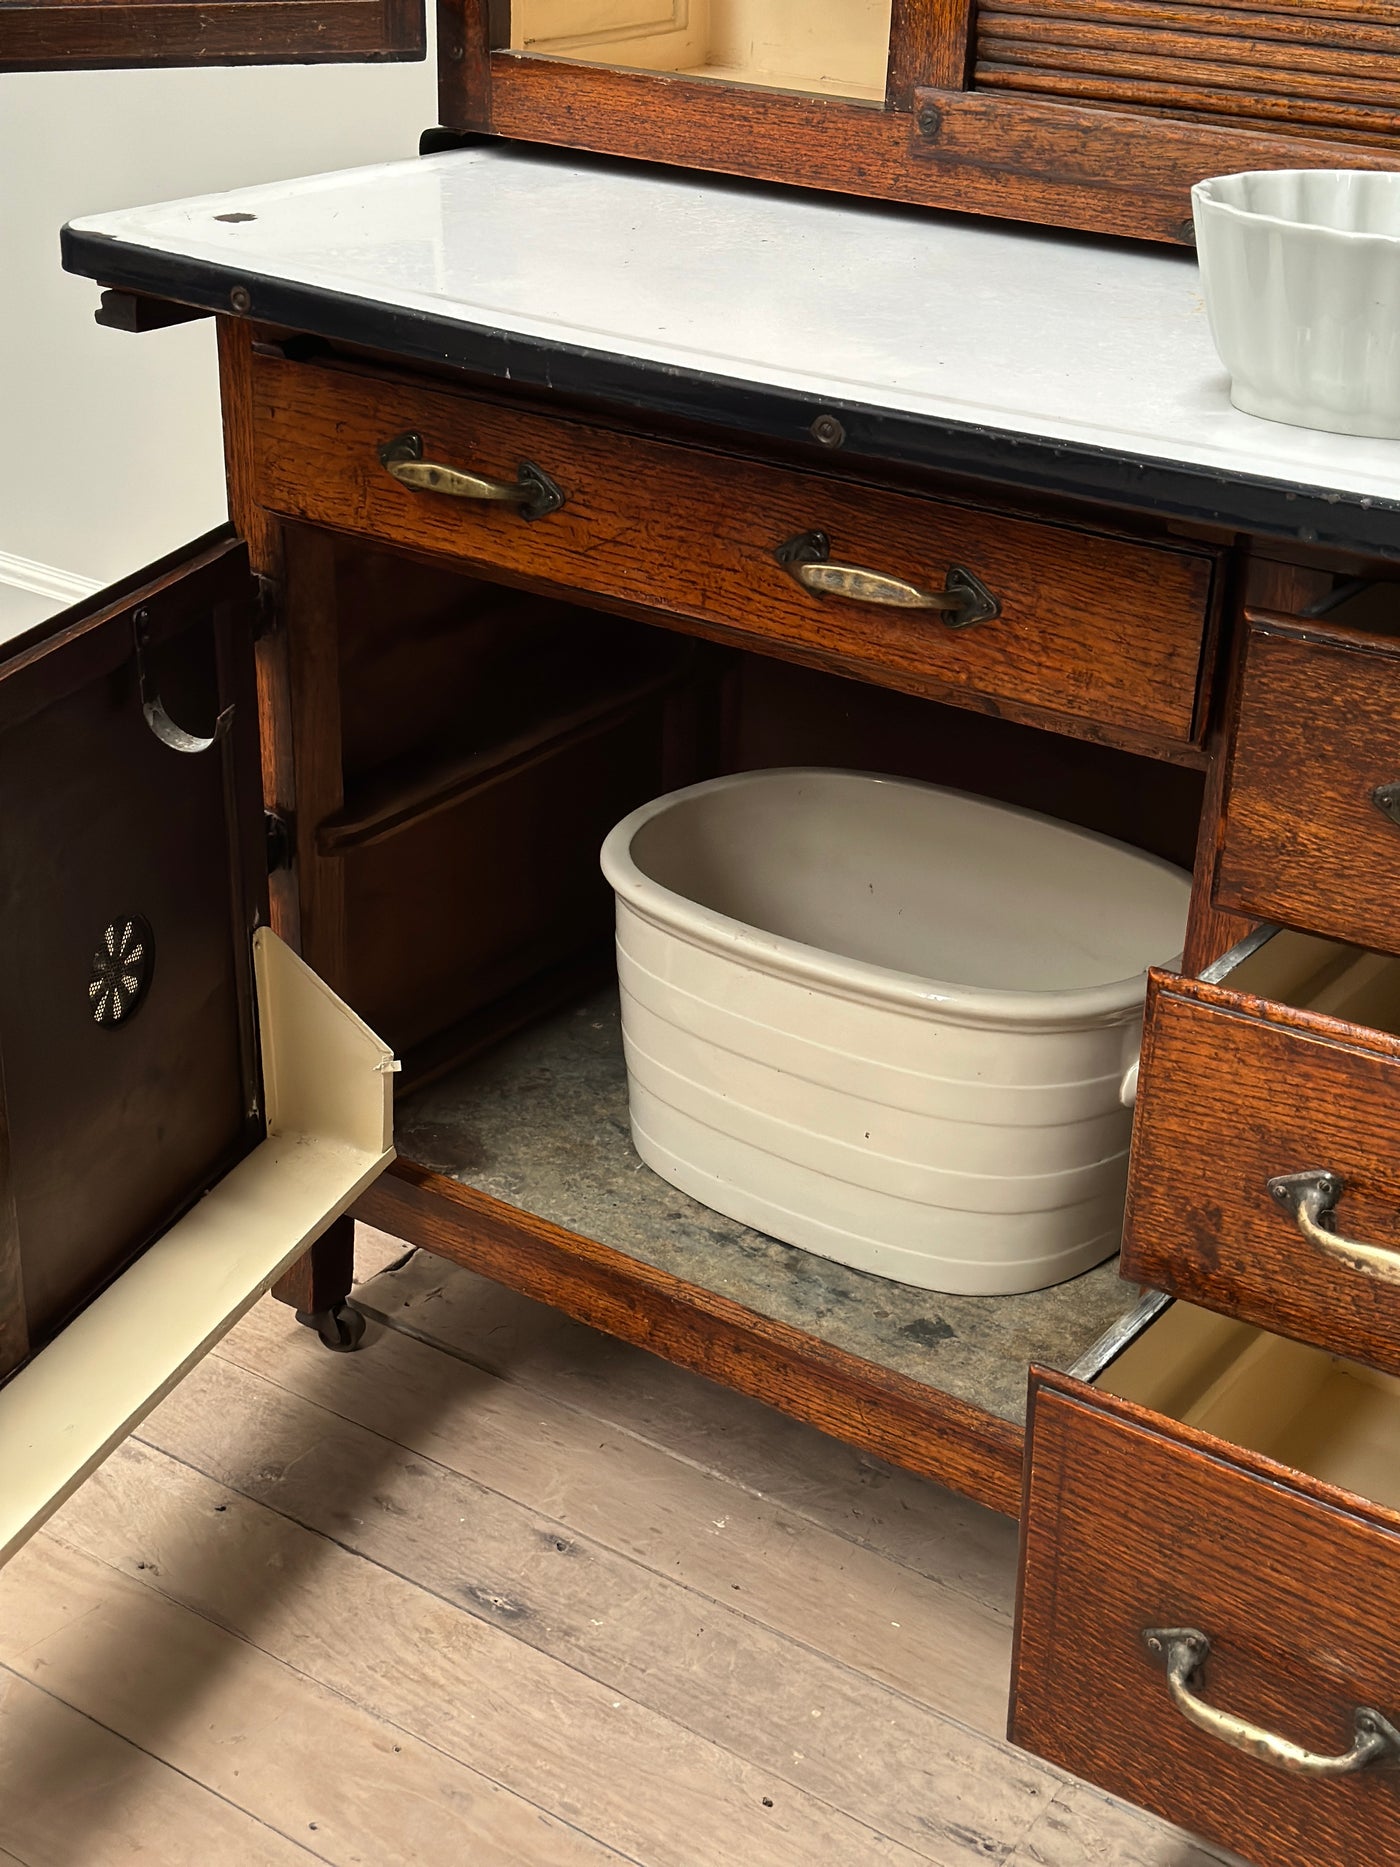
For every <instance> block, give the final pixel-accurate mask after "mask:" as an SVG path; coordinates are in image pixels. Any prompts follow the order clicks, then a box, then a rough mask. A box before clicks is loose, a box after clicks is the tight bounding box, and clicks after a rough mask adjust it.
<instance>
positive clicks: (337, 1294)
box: [272, 1217, 365, 1353]
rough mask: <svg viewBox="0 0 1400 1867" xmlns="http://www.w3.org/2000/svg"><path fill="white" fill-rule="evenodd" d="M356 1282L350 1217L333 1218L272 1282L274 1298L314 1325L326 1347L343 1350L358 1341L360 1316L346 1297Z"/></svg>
mask: <svg viewBox="0 0 1400 1867" xmlns="http://www.w3.org/2000/svg"><path fill="white" fill-rule="evenodd" d="M354 1282H355V1221H354V1220H353V1219H351V1218H348V1217H347V1218H343V1219H337V1220H336V1222H335V1224H334V1225H333V1226H332V1227H331V1228H330V1230H329V1231H328V1232H326V1233H325V1234H324V1235H323V1236H322V1237H321V1238H318V1239H317V1241H316V1243H315V1244H314V1245H313V1246H312V1247H311V1249H310V1250H309V1251H308V1252H306V1253H305V1255H304V1256H302V1257H300V1258H298V1259H297V1261H296V1263H295V1264H294V1265H293V1266H292V1267H291V1269H290V1270H289V1271H287V1272H285V1273H284V1275H283V1276H281V1277H279V1278H278V1280H277V1282H276V1283H275V1284H274V1285H273V1286H272V1294H273V1296H275V1297H276V1298H277V1300H278V1302H279V1303H288V1304H290V1305H291V1307H292V1308H293V1309H294V1310H295V1311H296V1316H297V1321H298V1322H299V1323H303V1324H304V1325H305V1326H306V1327H307V1328H308V1329H314V1330H315V1331H316V1333H317V1335H319V1336H320V1338H321V1340H322V1341H323V1342H324V1343H325V1345H326V1347H327V1348H332V1349H337V1350H339V1351H340V1352H342V1353H345V1352H347V1351H349V1350H350V1349H355V1348H358V1347H359V1346H360V1341H361V1338H362V1337H363V1335H364V1332H365V1319H364V1317H363V1316H362V1315H361V1314H360V1312H359V1311H358V1310H357V1309H353V1308H352V1307H351V1305H350V1304H349V1303H347V1302H346V1300H345V1299H346V1298H347V1297H348V1296H349V1294H350V1290H351V1287H352V1286H353V1284H354Z"/></svg>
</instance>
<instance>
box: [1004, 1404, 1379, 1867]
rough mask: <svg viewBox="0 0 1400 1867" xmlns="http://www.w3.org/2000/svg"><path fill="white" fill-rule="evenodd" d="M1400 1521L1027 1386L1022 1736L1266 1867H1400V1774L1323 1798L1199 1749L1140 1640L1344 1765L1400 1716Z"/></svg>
mask: <svg viewBox="0 0 1400 1867" xmlns="http://www.w3.org/2000/svg"><path fill="white" fill-rule="evenodd" d="M1397 1614H1400V1517H1396V1516H1394V1515H1393V1514H1391V1513H1390V1512H1388V1511H1383V1510H1381V1509H1379V1508H1378V1507H1376V1506H1372V1505H1368V1504H1366V1503H1364V1502H1363V1501H1362V1500H1360V1499H1354V1498H1351V1497H1349V1496H1348V1495H1347V1494H1345V1493H1342V1492H1338V1491H1335V1490H1333V1489H1331V1488H1330V1487H1328V1486H1326V1485H1322V1484H1319V1483H1317V1482H1316V1481H1314V1480H1311V1479H1307V1478H1302V1477H1299V1476H1297V1475H1296V1474H1293V1473H1290V1472H1285V1471H1284V1470H1283V1469H1282V1468H1280V1467H1279V1466H1276V1465H1272V1464H1271V1463H1270V1462H1269V1461H1268V1460H1265V1459H1261V1458H1258V1457H1257V1456H1256V1455H1253V1454H1251V1453H1246V1452H1241V1451H1239V1450H1237V1449H1236V1448H1234V1447H1232V1446H1228V1445H1224V1444H1221V1443H1220V1442H1219V1441H1217V1440H1214V1439H1211V1438H1209V1437H1207V1436H1206V1435H1204V1434H1201V1433H1197V1432H1193V1431H1192V1430H1190V1429H1189V1428H1186V1427H1179V1426H1176V1425H1174V1424H1172V1423H1170V1422H1168V1421H1166V1420H1163V1419H1162V1418H1161V1417H1160V1416H1158V1415H1156V1414H1153V1413H1151V1412H1149V1411H1147V1410H1145V1409H1142V1408H1138V1407H1134V1406H1131V1405H1129V1404H1128V1403H1125V1402H1121V1401H1113V1400H1109V1399H1108V1398H1107V1397H1104V1396H1098V1395H1094V1394H1093V1393H1092V1392H1091V1391H1090V1390H1088V1389H1085V1388H1083V1387H1081V1386H1079V1384H1077V1383H1075V1382H1071V1381H1069V1380H1067V1379H1065V1378H1064V1377H1058V1376H1050V1375H1045V1374H1040V1373H1037V1374H1036V1375H1035V1376H1034V1377H1033V1380H1032V1418H1031V1425H1030V1434H1029V1445H1028V1453H1027V1460H1026V1504H1025V1522H1024V1532H1023V1542H1022V1574H1021V1589H1020V1603H1019V1613H1018V1617H1017V1646H1016V1655H1015V1659H1014V1662H1013V1669H1012V1715H1011V1736H1012V1739H1013V1741H1014V1742H1016V1743H1018V1744H1021V1745H1023V1746H1024V1747H1025V1748H1026V1749H1028V1750H1032V1751H1034V1752H1035V1753H1036V1754H1037V1755H1039V1756H1042V1757H1046V1758H1048V1759H1049V1760H1050V1761H1052V1762H1054V1763H1057V1764H1060V1765H1062V1766H1063V1767H1064V1768H1066V1769H1069V1770H1071V1771H1073V1772H1074V1773H1075V1774H1076V1775H1078V1776H1083V1777H1086V1778H1087V1779H1088V1780H1089V1781H1091V1782H1094V1783H1097V1784H1099V1785H1100V1787H1102V1788H1105V1789H1108V1790H1110V1791H1112V1792H1113V1793H1114V1794H1115V1795H1120V1796H1125V1797H1127V1798H1129V1799H1130V1800H1131V1801H1134V1802H1137V1803H1140V1804H1141V1805H1142V1806H1143V1807H1144V1808H1147V1809H1151V1810H1153V1811H1155V1813H1157V1814H1158V1815H1161V1816H1164V1817H1165V1818H1166V1819H1167V1820H1169V1821H1173V1822H1176V1823H1179V1824H1181V1825H1182V1826H1184V1827H1186V1828H1189V1829H1192V1830H1193V1831H1194V1832H1196V1833H1198V1834H1200V1835H1202V1836H1204V1837H1206V1838H1207V1839H1208V1840H1211V1841H1215V1842H1217V1843H1219V1844H1221V1845H1222V1846H1224V1847H1227V1848H1230V1849H1231V1850H1233V1851H1234V1852H1236V1853H1240V1854H1243V1855H1244V1856H1245V1858H1246V1859H1249V1860H1254V1861H1260V1862H1268V1863H1269V1867H1323V1863H1327V1864H1328V1867H1332V1864H1333V1863H1336V1864H1337V1867H1340V1863H1342V1862H1349V1861H1355V1862H1358V1863H1360V1862H1362V1861H1364V1862H1366V1863H1367V1864H1368V1867H1395V1863H1396V1862H1400V1798H1397V1796H1396V1793H1395V1777H1394V1770H1393V1767H1381V1768H1372V1769H1368V1770H1364V1771H1362V1772H1360V1773H1359V1774H1357V1775H1355V1776H1349V1777H1343V1778H1337V1779H1334V1780H1331V1781H1315V1780H1309V1779H1306V1778H1303V1777H1298V1776H1290V1775H1286V1774H1284V1773H1283V1772H1282V1771H1280V1770H1278V1769H1275V1768H1271V1767H1270V1766H1269V1765H1267V1764H1266V1763H1264V1762H1262V1761H1256V1760H1254V1759H1252V1758H1249V1757H1246V1756H1245V1755H1243V1754H1242V1753H1240V1752H1239V1751H1235V1750H1232V1749H1230V1748H1228V1747H1227V1746H1226V1745H1224V1744H1222V1743H1221V1742H1219V1741H1218V1740H1215V1739H1212V1738H1211V1737H1209V1736H1207V1735H1206V1734H1205V1733H1203V1732H1201V1731H1198V1730H1197V1729H1195V1728H1194V1727H1193V1726H1192V1725H1190V1724H1188V1723H1187V1722H1186V1720H1185V1719H1184V1718H1183V1717H1182V1716H1181V1715H1180V1713H1179V1712H1177V1710H1176V1709H1175V1707H1174V1706H1173V1705H1172V1702H1171V1700H1170V1698H1169V1697H1168V1693H1167V1686H1166V1679H1165V1675H1164V1673H1163V1672H1162V1670H1161V1668H1160V1667H1159V1666H1158V1665H1156V1664H1155V1663H1154V1662H1153V1661H1152V1660H1151V1659H1150V1658H1149V1656H1148V1654H1147V1652H1146V1650H1145V1648H1144V1645H1143V1642H1142V1638H1141V1634H1142V1629H1143V1628H1146V1627H1195V1628H1199V1629H1201V1630H1202V1631H1203V1632H1204V1633H1206V1634H1207V1635H1208V1636H1209V1637H1210V1640H1211V1653H1210V1657H1209V1660H1208V1662H1207V1669H1206V1689H1205V1693H1204V1696H1206V1697H1207V1698H1208V1700H1209V1702H1210V1703H1211V1704H1214V1705H1217V1706H1220V1707H1223V1708H1224V1709H1226V1710H1229V1711H1231V1712H1234V1713H1236V1714H1238V1715H1240V1716H1242V1717H1245V1718H1248V1719H1250V1720H1251V1721H1252V1722H1254V1723H1256V1724H1258V1725H1261V1726H1263V1727H1264V1728H1265V1729H1267V1730H1269V1731H1273V1732H1277V1733H1279V1734H1280V1735H1282V1736H1286V1737H1288V1738H1291V1739H1292V1740H1293V1741H1294V1742H1295V1743H1300V1744H1303V1745H1306V1746H1307V1747H1309V1748H1311V1749H1314V1750H1317V1751H1320V1752H1323V1753H1327V1754H1332V1755H1335V1754H1339V1753H1341V1752H1343V1751H1345V1750H1346V1749H1347V1748H1348V1747H1349V1745H1350V1743H1351V1740H1352V1735H1353V1730H1352V1714H1353V1711H1354V1709H1355V1707H1356V1706H1358V1705H1373V1706H1375V1707H1377V1708H1378V1709H1379V1710H1381V1711H1383V1712H1385V1713H1387V1714H1388V1715H1390V1716H1394V1715H1395V1712H1396V1710H1397V1699H1398V1698H1400V1680H1398V1679H1397V1674H1396V1668H1395V1634H1394V1630H1395V1622H1396V1617H1397Z"/></svg>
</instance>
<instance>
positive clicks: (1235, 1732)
mask: <svg viewBox="0 0 1400 1867" xmlns="http://www.w3.org/2000/svg"><path fill="white" fill-rule="evenodd" d="M1142 1637H1143V1640H1144V1641H1145V1642H1146V1643H1147V1650H1148V1652H1149V1653H1150V1654H1151V1655H1152V1657H1153V1658H1154V1659H1155V1660H1157V1661H1158V1662H1159V1664H1161V1665H1162V1666H1163V1667H1165V1668H1166V1674H1167V1690H1168V1691H1169V1692H1170V1693H1171V1695H1172V1702H1173V1704H1174V1705H1175V1706H1176V1708H1177V1710H1178V1711H1179V1712H1180V1713H1181V1715H1182V1717H1183V1718H1185V1719H1186V1721H1187V1722H1188V1724H1194V1725H1195V1726H1196V1728H1197V1730H1199V1731H1204V1732H1206V1733H1207V1735H1208V1736H1210V1737H1218V1738H1219V1739H1220V1741H1221V1743H1222V1744H1228V1745H1229V1746H1230V1748H1231V1749H1232V1750H1242V1751H1243V1752H1244V1753H1245V1755H1246V1756H1248V1757H1255V1758H1257V1759H1258V1761H1259V1762H1260V1763H1268V1764H1272V1765H1273V1767H1274V1768H1275V1769H1276V1770H1287V1771H1288V1773H1289V1775H1290V1776H1324V1777H1325V1776H1353V1775H1355V1773H1356V1772H1357V1771H1358V1770H1364V1769H1365V1768H1366V1766H1367V1764H1368V1763H1379V1762H1380V1761H1381V1759H1382V1758H1384V1757H1400V1731H1397V1730H1396V1728H1395V1726H1394V1725H1393V1724H1391V1722H1390V1720H1389V1719H1388V1718H1383V1717H1382V1716H1381V1714H1380V1713H1379V1712H1378V1711H1371V1710H1370V1709H1369V1708H1368V1707H1366V1706H1364V1705H1362V1706H1358V1707H1357V1709H1356V1711H1355V1712H1354V1713H1353V1714H1352V1715H1353V1721H1354V1724H1355V1728H1356V1736H1355V1738H1354V1739H1353V1741H1352V1746H1351V1749H1350V1750H1348V1751H1346V1752H1345V1753H1344V1754H1343V1755H1342V1756H1340V1757H1323V1756H1319V1755H1318V1753H1317V1752H1316V1751H1313V1750H1304V1749H1303V1748H1302V1746H1301V1745H1300V1744H1294V1743H1290V1741H1289V1740H1288V1739H1287V1738H1286V1737H1276V1736H1275V1735H1274V1733H1273V1732H1272V1731H1265V1730H1263V1729H1261V1728H1260V1726H1258V1725H1256V1724H1249V1723H1248V1722H1247V1721H1246V1720H1245V1719H1243V1718H1237V1717H1235V1715H1234V1714H1233V1713H1232V1712H1228V1711H1217V1710H1216V1708H1215V1706H1214V1705H1207V1704H1206V1702H1205V1700H1204V1699H1202V1698H1198V1697H1197V1696H1196V1694H1195V1693H1194V1692H1193V1691H1192V1690H1191V1686H1192V1682H1193V1680H1195V1679H1196V1675H1197V1674H1198V1673H1199V1672H1200V1670H1201V1668H1202V1667H1203V1666H1204V1665H1205V1663H1206V1658H1207V1656H1208V1655H1209V1653H1210V1639H1209V1636H1208V1635H1206V1634H1203V1633H1201V1632H1199V1631H1198V1630H1197V1629H1196V1628H1194V1627H1145V1628H1144V1629H1143V1633H1142Z"/></svg>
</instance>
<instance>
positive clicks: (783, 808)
mask: <svg viewBox="0 0 1400 1867" xmlns="http://www.w3.org/2000/svg"><path fill="white" fill-rule="evenodd" d="M602 861H603V870H604V873H605V874H606V876H607V878H608V881H609V882H610V883H611V884H612V886H613V888H614V890H615V891H616V895H617V959H618V972H619V979H620V984H621V989H622V1022H623V1037H624V1043H625V1047H626V1055H627V1070H628V1085H629V1093H630V1100H631V1115H632V1133H633V1139H634V1141H635V1143H636V1146H637V1151H638V1152H639V1153H640V1154H641V1156H642V1159H643V1160H644V1161H646V1162H647V1164H648V1165H649V1166H650V1167H652V1168H654V1169H655V1171H656V1172H657V1173H659V1174H661V1175H662V1176H663V1178H665V1179H667V1180H669V1181H670V1182H671V1183H672V1184H673V1185H675V1186H677V1187H679V1188H680V1189H681V1190H682V1191H683V1192H686V1193H689V1194H691V1195H693V1196H694V1197H695V1198H696V1199H699V1200H701V1201H703V1202H704V1203H705V1204H706V1205H708V1206H710V1207H712V1208H714V1209H715V1210H716V1211H718V1212H722V1213H725V1214H727V1215H728V1216H729V1217H730V1218H734V1219H738V1220H739V1221H741V1222H742V1223H744V1224H746V1225H752V1226H754V1227H756V1228H757V1229H759V1230H761V1231H764V1232H767V1233H769V1234H770V1235H771V1236H773V1237H775V1238H779V1239H783V1240H785V1241H787V1242H788V1243H789V1244H793V1245H800V1246H803V1247H804V1248H805V1249H806V1250H808V1251H814V1252H819V1253H821V1254H822V1255H823V1256H826V1257H829V1258H834V1259H836V1260H837V1261H838V1262H840V1263H843V1264H849V1265H853V1266H855V1267H857V1268H858V1269H860V1270H865V1271H873V1272H876V1273H878V1274H879V1275H881V1276H885V1277H892V1278H896V1279H898V1280H900V1281H901V1282H904V1283H909V1284H917V1285H920V1286H922V1287H923V1288H925V1289H930V1290H945V1291H957V1292H965V1293H972V1294H991V1293H1002V1292H1008V1291H1017V1290H1034V1289H1040V1288H1042V1287H1044V1286H1045V1285H1047V1284H1052V1283H1058V1282H1060V1281H1062V1280H1063V1279H1065V1278H1068V1277H1073V1276H1075V1275H1076V1274H1077V1273H1078V1272H1080V1271H1083V1270H1086V1269H1087V1268H1088V1267H1089V1266H1090V1265H1093V1264H1096V1263H1098V1262H1100V1261H1101V1260H1102V1259H1103V1258H1105V1257H1108V1256H1109V1255H1111V1253H1112V1252H1114V1251H1116V1250H1117V1248H1118V1238H1119V1229H1120V1224H1121V1219H1122V1210H1123V1195H1124V1186H1125V1181H1126V1174H1127V1150H1128V1138H1129V1130H1130V1125H1131V1117H1130V1114H1129V1113H1128V1107H1129V1106H1130V1104H1131V1100H1132V1085H1133V1082H1134V1081H1135V1063H1136V1058H1137V1050H1138V1043H1139V1040H1140V1037H1141V1029H1142V1002H1143V993H1144V987H1145V977H1144V974H1145V970H1146V968H1147V967H1148V966H1149V965H1152V964H1168V965H1169V964H1171V962H1172V960H1173V958H1174V957H1175V956H1176V955H1178V953H1179V950H1180V947H1181V942H1182V934H1183V930H1184V927H1185V922H1186V908H1187V899H1188V896H1189V893H1190V877H1189V876H1187V875H1185V874H1183V873H1182V872H1181V871H1180V870H1179V869H1176V868H1174V867H1172V866H1171V865H1170V864H1168V863H1165V862H1162V861H1159V860H1158V859H1156V858H1155V857H1152V856H1147V855H1144V854H1142V853H1141V852H1140V851H1138V850H1135V849H1130V848H1128V847H1126V846H1125V845H1123V844H1121V843H1116V842H1112V841H1110V840H1109V839H1108V838H1106V837H1102V836H1097V835H1094V834H1092V833H1091V832H1089V831H1087V830H1081V829H1077V828H1075V827H1074V826H1072V825H1070V824H1065V823H1060V822H1057V821H1055V820H1054V819H1052V818H1049V817H1043V816H1039V815H1036V814H1035V813H1033V812H1030V811H1024V810H1017V809H1013V808H1011V807H1010V806H1008V805H1005V804H999V803H995V802H993V801H991V800H988V799H985V798H978V797H971V796H968V795H966V794H964V793H962V792H958V791H951V790H944V789H941V788H939V787H936V786H933V785H925V784H916V783H912V782H909V781H907V780H903V779H895V778H882V777H876V776H871V775H869V774H865V773H860V772H845V771H824V770H775V771H757V772H745V773H741V774H739V775H737V776H734V777H728V778H719V779H715V780H712V781H711V782H708V783H705V784H698V785H692V786H690V787H689V788H688V789H686V790H683V791H676V792H673V793H672V794H671V795H670V796H667V797H662V798H658V799H656V800H655V801H654V802H652V803H649V804H646V805H643V806H642V808H641V809H640V810H636V811H633V813H632V814H631V815H630V816H629V817H627V818H625V819H624V820H623V821H622V822H621V823H620V824H618V826H617V828H616V829H615V830H613V832H612V834H611V835H610V836H609V837H608V839H607V842H606V843H605V844H604V846H603V856H602Z"/></svg>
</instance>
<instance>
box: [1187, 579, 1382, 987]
mask: <svg viewBox="0 0 1400 1867" xmlns="http://www.w3.org/2000/svg"><path fill="white" fill-rule="evenodd" d="M1396 608H1397V611H1398V612H1400V588H1397V591H1396ZM1396 782H1400V638H1393V637H1392V638H1387V637H1384V636H1374V635H1367V634H1364V633H1362V632H1359V631H1355V630H1349V629H1346V628H1344V627H1342V626H1333V627H1331V628H1329V627H1328V626H1327V625H1325V624H1322V623H1309V622H1307V621H1303V620H1299V619H1297V618H1289V617H1286V616H1271V615H1258V614H1256V615H1253V616H1251V617H1250V619H1249V635H1248V646H1247V651H1246V660H1245V669H1244V684H1243V694H1242V699H1241V704H1240V717H1239V725H1238V729H1237V732H1236V736H1235V741H1234V749H1233V754H1232V763H1231V771H1230V792H1229V806H1228V817H1227V821H1226V827H1225V836H1224V842H1223V845H1222V848H1221V852H1220V866H1219V874H1218V882H1217V893H1218V896H1219V898H1220V900H1221V901H1222V902H1224V903H1226V904H1227V905H1230V906H1234V907H1237V908H1240V909H1242V910H1244V911H1245V912H1247V913H1250V914H1254V915H1256V916H1258V917H1259V918H1261V919H1268V920H1280V921H1284V922H1286V923H1288V924H1290V925H1292V926H1296V927H1304V928H1307V929H1308V930H1310V931H1312V932H1317V933H1324V934H1330V935H1333V936H1334V937H1335V938H1337V939H1341V940H1347V941H1350V942H1351V943H1352V944H1353V945H1358V946H1369V947H1379V948H1382V949H1383V950H1385V951H1386V952H1392V953H1394V952H1400V914H1397V911H1396V909H1397V903H1400V824H1397V823H1395V822H1393V821H1392V820H1391V818H1389V817H1387V816H1385V815H1383V814H1382V812H1381V811H1380V810H1379V809H1377V807H1376V805H1375V804H1374V803H1373V802H1372V795H1371V794H1372V792H1373V791H1374V790H1375V789H1376V787H1377V786H1378V785H1381V784H1393V783H1396Z"/></svg>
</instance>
